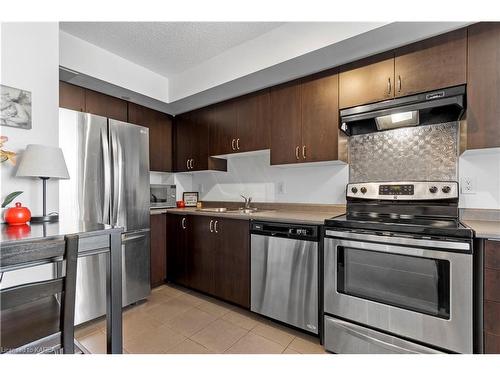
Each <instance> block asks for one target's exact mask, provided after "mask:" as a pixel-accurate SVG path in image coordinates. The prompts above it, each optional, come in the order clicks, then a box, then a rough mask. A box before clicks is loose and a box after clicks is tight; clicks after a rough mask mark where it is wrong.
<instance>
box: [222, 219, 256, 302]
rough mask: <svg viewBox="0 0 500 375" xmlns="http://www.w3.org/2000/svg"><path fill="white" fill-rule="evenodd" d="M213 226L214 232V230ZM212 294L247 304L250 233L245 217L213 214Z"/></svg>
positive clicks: (248, 293)
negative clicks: (214, 242) (213, 280)
mask: <svg viewBox="0 0 500 375" xmlns="http://www.w3.org/2000/svg"><path fill="white" fill-rule="evenodd" d="M215 230H216V232H215ZM214 233H215V236H216V237H217V239H216V245H217V246H216V248H215V249H214V253H215V255H216V256H215V290H216V294H217V295H218V296H219V297H220V298H222V299H224V300H226V301H231V302H233V303H236V304H237V305H240V306H243V307H246V308H250V243H249V241H250V233H249V223H248V221H246V220H236V219H222V220H221V219H220V218H215V222H214Z"/></svg>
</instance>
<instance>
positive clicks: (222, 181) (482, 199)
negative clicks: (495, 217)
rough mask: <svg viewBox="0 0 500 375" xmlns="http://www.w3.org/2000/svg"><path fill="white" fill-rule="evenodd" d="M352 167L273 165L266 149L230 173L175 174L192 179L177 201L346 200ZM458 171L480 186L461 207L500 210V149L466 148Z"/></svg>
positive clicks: (239, 161)
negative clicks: (186, 194)
mask: <svg viewBox="0 0 500 375" xmlns="http://www.w3.org/2000/svg"><path fill="white" fill-rule="evenodd" d="M348 169H349V168H348V166H347V165H342V164H337V165H321V163H319V164H317V165H315V164H310V165H308V166H300V167H297V166H292V167H275V166H274V167H271V166H270V164H269V153H263V154H253V155H249V156H242V157H233V158H231V159H229V160H228V172H227V173H224V172H202V173H199V172H198V173H192V174H187V173H182V174H176V175H175V176H182V178H183V179H184V181H187V183H186V182H185V183H184V184H183V185H180V186H178V188H177V195H178V199H180V198H181V197H182V191H188V190H189V189H193V190H194V191H199V192H200V198H201V199H203V200H210V201H241V200H242V199H241V198H240V194H243V195H250V196H252V197H253V199H254V201H258V202H291V203H320V204H343V203H345V185H346V184H347V181H348V173H349V172H348ZM459 175H460V183H462V180H463V178H464V177H471V178H472V180H473V182H474V184H475V190H476V193H475V194H460V207H462V208H488V209H500V148H496V149H485V150H472V151H467V152H466V153H465V154H463V155H462V156H461V157H460V160H459ZM189 176H191V177H192V182H191V183H189ZM174 183H177V181H175V182H174ZM280 185H283V187H284V191H283V192H280Z"/></svg>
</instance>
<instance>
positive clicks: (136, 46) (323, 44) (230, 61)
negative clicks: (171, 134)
mask: <svg viewBox="0 0 500 375" xmlns="http://www.w3.org/2000/svg"><path fill="white" fill-rule="evenodd" d="M465 25H467V23H465V22H395V23H387V22H316V23H315V22H286V23H248V22H247V23H241V22H238V23H200V22H193V23H190V22H189V23H172V22H165V23H145V22H141V23H137V22H125V23H111V22H99V23H92V22H87V23H61V26H60V28H61V33H60V39H59V43H60V60H59V63H60V66H61V70H60V79H62V80H64V81H68V82H70V83H74V84H76V85H80V86H84V87H87V88H90V89H92V90H96V91H101V92H104V93H106V94H109V95H112V96H116V97H128V98H130V99H127V100H131V101H133V102H136V103H138V104H142V105H145V106H147V107H150V108H154V109H157V110H160V111H164V112H167V113H170V114H174V115H175V114H179V113H183V112H185V111H189V110H192V109H195V108H200V107H203V106H206V105H209V104H212V103H216V102H220V101H223V100H226V99H229V98H233V97H236V96H239V95H243V94H246V93H249V92H253V91H257V90H260V89H262V88H266V87H270V86H273V85H276V84H279V83H282V82H286V81H290V80H292V79H295V78H299V77H303V76H306V75H309V74H312V73H315V72H319V71H322V70H325V69H329V68H332V67H335V66H339V65H342V64H345V63H347V62H350V61H354V60H357V59H360V58H363V57H366V56H370V55H374V54H376V53H379V52H383V51H387V50H390V49H394V48H397V47H400V46H402V45H405V44H409V43H412V42H415V41H417V40H422V39H425V38H428V37H432V36H434V35H438V34H441V33H444V32H447V31H451V30H454V29H457V28H459V27H463V26H465ZM152 30H156V31H155V32H153V31H152ZM167 30H170V31H167ZM174 30H175V31H174ZM70 34H75V35H70ZM245 38H246V39H245ZM94 39H95V40H94ZM108 51H109V52H108ZM68 69H69V72H68ZM159 69H162V70H161V71H162V72H163V73H161V74H160V73H157V72H158V71H159ZM165 72H177V73H171V74H170V76H168V75H166V74H167V73H165Z"/></svg>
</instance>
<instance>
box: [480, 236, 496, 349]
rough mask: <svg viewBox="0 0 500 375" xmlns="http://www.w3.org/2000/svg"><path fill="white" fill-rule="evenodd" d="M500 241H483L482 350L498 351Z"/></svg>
mask: <svg viewBox="0 0 500 375" xmlns="http://www.w3.org/2000/svg"><path fill="white" fill-rule="evenodd" d="M499 317H500V241H488V240H485V241H484V351H485V353H487V354H499V353H500V319H499Z"/></svg>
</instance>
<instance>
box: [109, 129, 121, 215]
mask: <svg viewBox="0 0 500 375" xmlns="http://www.w3.org/2000/svg"><path fill="white" fill-rule="evenodd" d="M110 135H111V152H112V158H113V202H112V204H111V225H116V224H117V220H118V206H119V204H120V199H119V198H120V190H121V189H120V163H119V160H120V157H121V155H119V154H120V149H119V148H118V141H117V139H116V134H114V133H113V131H112V130H111V131H110Z"/></svg>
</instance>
